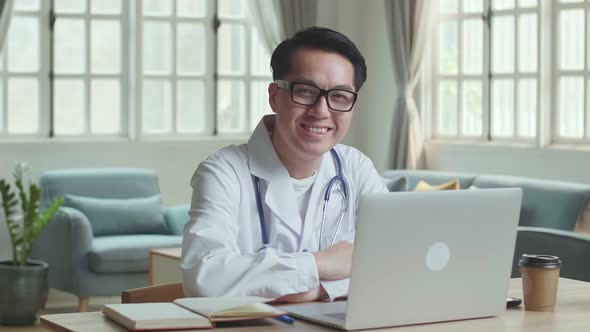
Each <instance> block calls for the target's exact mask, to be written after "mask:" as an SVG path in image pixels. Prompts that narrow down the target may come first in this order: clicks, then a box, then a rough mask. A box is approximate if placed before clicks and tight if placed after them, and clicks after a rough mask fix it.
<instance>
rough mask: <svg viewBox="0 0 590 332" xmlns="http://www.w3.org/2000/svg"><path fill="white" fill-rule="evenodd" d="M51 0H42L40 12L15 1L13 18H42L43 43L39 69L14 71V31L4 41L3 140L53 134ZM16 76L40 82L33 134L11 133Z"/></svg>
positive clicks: (0, 133) (1, 78) (1, 75)
mask: <svg viewBox="0 0 590 332" xmlns="http://www.w3.org/2000/svg"><path fill="white" fill-rule="evenodd" d="M49 4H50V3H49V1H41V0H39V9H38V10H37V11H26V10H18V9H17V7H18V6H17V5H16V4H15V6H14V8H13V12H12V18H11V20H13V19H14V18H15V17H34V18H37V19H38V22H39V27H38V34H39V35H38V36H39V45H38V51H39V53H38V54H37V56H38V57H39V68H38V70H37V71H36V72H18V71H10V70H9V69H8V58H9V56H8V55H7V53H8V40H9V38H10V30H9V31H8V33H7V34H6V38H5V40H4V47H3V48H2V52H1V53H0V54H2V56H1V58H0V61H1V62H2V70H0V85H1V87H0V88H1V99H2V100H1V114H0V117H2V119H1V120H0V140H2V141H11V140H21V139H35V138H39V137H46V136H48V135H49V134H50V128H51V125H50V122H49V121H50V119H51V116H50V106H49V105H50V102H51V91H50V90H51V84H50V78H49V75H50V73H49V70H50V69H49V68H50V58H49V57H47V56H44V54H49V51H50V45H51V43H50V40H49V38H50V36H51V34H50V31H49V15H47V13H48V10H49ZM12 78H34V79H37V82H38V99H37V111H38V112H39V113H38V116H37V120H38V123H37V131H36V132H33V133H9V132H8V100H9V95H8V82H9V80H10V79H12Z"/></svg>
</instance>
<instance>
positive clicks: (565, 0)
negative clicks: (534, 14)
mask: <svg viewBox="0 0 590 332" xmlns="http://www.w3.org/2000/svg"><path fill="white" fill-rule="evenodd" d="M584 1H585V0H560V2H561V3H581V2H584Z"/></svg>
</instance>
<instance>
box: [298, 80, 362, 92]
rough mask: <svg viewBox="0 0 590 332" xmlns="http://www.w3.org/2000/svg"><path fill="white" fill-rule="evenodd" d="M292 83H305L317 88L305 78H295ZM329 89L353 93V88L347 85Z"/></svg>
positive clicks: (314, 83)
mask: <svg viewBox="0 0 590 332" xmlns="http://www.w3.org/2000/svg"><path fill="white" fill-rule="evenodd" d="M293 82H299V83H307V84H311V85H315V86H319V85H318V84H317V83H316V82H314V81H312V80H308V79H305V78H295V79H294V80H293ZM330 89H343V90H349V91H353V92H354V88H353V87H351V86H350V85H348V84H340V85H336V86H334V87H331V88H330Z"/></svg>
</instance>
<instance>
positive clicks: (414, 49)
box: [385, 0, 433, 169]
mask: <svg viewBox="0 0 590 332" xmlns="http://www.w3.org/2000/svg"><path fill="white" fill-rule="evenodd" d="M432 6H433V5H432V1H431V0H386V1H385V16H386V20H387V28H388V34H389V39H390V45H391V50H392V56H393V59H392V60H393V67H394V68H395V71H396V72H397V80H398V88H399V89H400V91H399V93H400V94H401V95H400V99H399V102H398V103H397V104H396V105H395V109H394V112H396V113H397V114H398V115H399V116H398V117H397V118H396V117H394V119H395V121H398V122H399V125H398V126H397V128H398V130H396V131H394V133H393V135H394V136H395V137H394V138H395V142H397V147H396V149H395V151H394V153H393V155H394V160H393V166H394V167H395V168H408V169H416V168H423V167H424V166H425V165H424V151H423V145H424V138H423V135H422V124H421V120H420V112H419V110H418V107H417V105H416V101H415V100H414V92H415V89H416V85H417V83H418V81H419V79H420V70H421V67H422V64H423V62H424V49H425V46H426V42H427V40H428V39H429V37H430V34H431V31H432V22H433V16H432V15H433V10H432ZM395 125H396V124H395V123H394V127H393V128H396V126H395Z"/></svg>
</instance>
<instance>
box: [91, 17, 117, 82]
mask: <svg viewBox="0 0 590 332" xmlns="http://www.w3.org/2000/svg"><path fill="white" fill-rule="evenodd" d="M91 33H92V36H91V37H90V40H91V42H92V45H91V50H92V53H91V56H90V59H91V62H90V67H91V69H92V72H93V73H97V74H99V73H100V74H104V73H109V74H115V73H119V72H121V24H120V23H119V22H117V21H111V20H109V21H107V20H94V21H92V22H91Z"/></svg>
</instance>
